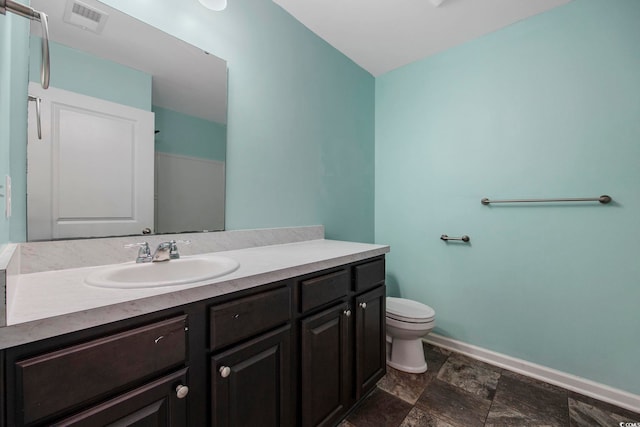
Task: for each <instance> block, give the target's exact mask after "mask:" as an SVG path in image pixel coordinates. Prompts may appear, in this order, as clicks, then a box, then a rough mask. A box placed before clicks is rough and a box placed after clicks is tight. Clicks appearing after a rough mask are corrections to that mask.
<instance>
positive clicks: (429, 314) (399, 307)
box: [387, 297, 436, 321]
mask: <svg viewBox="0 0 640 427" xmlns="http://www.w3.org/2000/svg"><path fill="white" fill-rule="evenodd" d="M387 315H388V316H389V317H393V318H397V319H399V320H404V319H406V320H412V319H413V320H422V321H428V320H431V319H433V318H434V317H435V315H436V312H435V310H434V309H433V308H431V307H429V306H428V305H425V304H422V303H419V302H418V301H412V300H410V299H404V298H394V297H387Z"/></svg>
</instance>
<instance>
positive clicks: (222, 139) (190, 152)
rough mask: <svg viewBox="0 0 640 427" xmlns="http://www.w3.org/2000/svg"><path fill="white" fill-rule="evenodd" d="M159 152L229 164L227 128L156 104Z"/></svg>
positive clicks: (156, 141)
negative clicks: (227, 156) (226, 160)
mask: <svg viewBox="0 0 640 427" xmlns="http://www.w3.org/2000/svg"><path fill="white" fill-rule="evenodd" d="M152 111H153V112H154V113H155V119H156V130H159V131H160V133H157V134H156V137H155V143H156V151H160V152H163V153H168V154H179V155H182V156H189V157H199V158H202V159H209V160H219V161H221V162H224V161H225V157H226V154H227V147H226V146H227V144H226V139H227V127H226V126H225V125H223V124H220V123H216V122H212V121H209V120H205V119H201V118H198V117H194V116H189V115H186V114H183V113H179V112H177V111H172V110H169V109H167V108H162V107H158V106H157V105H154V106H153V107H152Z"/></svg>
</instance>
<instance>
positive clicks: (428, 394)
mask: <svg viewBox="0 0 640 427" xmlns="http://www.w3.org/2000/svg"><path fill="white" fill-rule="evenodd" d="M425 357H426V359H427V365H428V367H429V369H428V371H427V372H426V373H424V374H408V373H404V372H400V371H397V370H395V369H393V368H390V367H387V375H386V376H385V377H384V378H382V379H381V380H380V381H379V382H378V387H377V389H376V390H374V391H373V393H371V394H370V395H369V397H367V398H366V399H365V400H364V401H363V402H362V403H361V404H360V406H359V407H357V408H356V409H355V410H354V411H353V412H352V413H351V414H350V415H349V416H348V417H347V419H346V420H345V421H343V422H342V423H341V424H340V427H370V426H371V427H418V426H420V427H474V426H486V427H489V426H527V427H529V426H567V427H593V426H606V427H614V426H615V427H617V426H619V425H620V423H640V414H638V413H634V412H631V411H628V410H626V409H623V408H619V407H617V406H614V405H611V404H608V403H605V402H601V401H598V400H595V399H592V398H590V397H587V396H583V395H580V394H578V393H574V392H572V391H568V390H565V389H563V388H560V387H557V386H554V385H551V384H548V383H544V382H541V381H538V380H534V379H532V378H529V377H526V376H523V375H519V374H516V373H514V372H511V371H507V370H505V369H501V368H497V367H495V366H491V365H488V364H486V363H483V362H480V361H477V360H473V359H470V358H468V357H465V356H463V355H460V354H457V353H451V352H449V351H447V350H444V349H440V348H439V347H434V346H431V345H428V344H425ZM639 425H640V424H639Z"/></svg>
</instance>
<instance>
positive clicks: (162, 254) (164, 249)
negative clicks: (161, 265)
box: [152, 240, 191, 262]
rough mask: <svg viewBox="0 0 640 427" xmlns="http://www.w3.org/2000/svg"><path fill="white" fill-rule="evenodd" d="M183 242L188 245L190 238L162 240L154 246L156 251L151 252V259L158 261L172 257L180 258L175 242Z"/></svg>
mask: <svg viewBox="0 0 640 427" xmlns="http://www.w3.org/2000/svg"><path fill="white" fill-rule="evenodd" d="M178 242H180V243H184V244H185V245H188V244H189V243H191V241H190V240H178V241H177V242H176V241H175V240H169V241H168V242H162V243H160V244H159V245H158V247H157V248H156V251H155V252H154V253H153V257H152V261H153V262H160V261H169V260H172V259H178V258H180V253H179V252H178V245H177V244H176V243H178Z"/></svg>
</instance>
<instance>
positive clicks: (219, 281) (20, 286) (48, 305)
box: [0, 240, 389, 349]
mask: <svg viewBox="0 0 640 427" xmlns="http://www.w3.org/2000/svg"><path fill="white" fill-rule="evenodd" d="M387 252H389V247H388V246H385V245H372V244H365V243H353V242H341V241H334V240H310V241H305V242H298V243H288V244H282V245H272V246H261V247H254V248H249V249H240V250H233V251H224V252H216V253H215V254H216V255H222V256H226V257H229V258H232V259H234V260H236V261H238V262H239V263H240V267H239V268H238V269H237V270H235V271H234V272H232V273H230V274H227V275H225V276H222V277H219V278H215V279H210V280H207V281H206V282H198V283H192V284H188V285H176V286H165V287H160V288H147V289H106V288H97V287H91V286H88V285H86V284H85V283H84V277H85V276H86V275H87V274H89V273H90V272H92V271H95V270H96V269H100V268H104V266H102V267H87V268H74V269H68V270H58V271H48V272H41V273H31V274H22V275H20V276H19V278H18V282H17V286H16V289H15V295H14V297H13V301H11V302H10V304H9V306H8V313H7V326H6V327H3V328H0V349H3V348H8V347H13V346H16V345H20V344H25V343H28V342H33V341H37V340H40V339H44V338H49V337H52V336H56V335H60V334H64V333H69V332H74V331H78V330H82V329H86V328H90V327H93V326H98V325H101V324H105V323H109V322H114V321H118V320H122V319H127V318H131V317H135V316H139V315H142V314H147V313H151V312H154V311H158V310H163V309H166V308H171V307H175V306H179V305H183V304H188V303H192V302H195V301H200V300H204V299H207V298H212V297H216V296H220V295H225V294H229V293H232V292H235V291H240V290H243V289H249V288H252V287H256V286H260V285H264V284H267V283H272V282H276V281H278V280H284V279H288V278H291V277H296V276H300V275H303V274H308V273H312V272H314V271H318V270H322V269H325V268H331V267H336V266H339V265H342V264H347V263H350V262H355V261H359V260H362V259H366V258H371V257H374V256H378V255H382V254H384V253H387Z"/></svg>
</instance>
